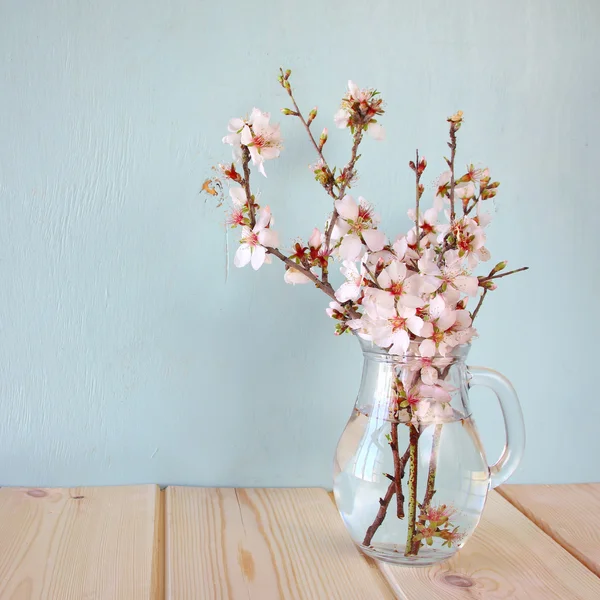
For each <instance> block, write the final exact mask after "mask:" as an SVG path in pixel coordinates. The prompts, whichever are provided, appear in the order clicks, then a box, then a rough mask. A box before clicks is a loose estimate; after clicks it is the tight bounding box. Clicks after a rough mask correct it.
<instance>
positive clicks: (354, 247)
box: [338, 233, 363, 261]
mask: <svg viewBox="0 0 600 600" xmlns="http://www.w3.org/2000/svg"><path fill="white" fill-rule="evenodd" d="M362 248H363V245H362V242H361V241H360V238H359V237H358V236H357V235H356V234H354V233H351V234H349V235H345V236H344V237H343V238H342V243H341V244H340V247H339V248H338V252H339V255H340V256H341V257H342V259H344V260H350V261H356V260H358V259H359V258H360V255H361V254H362Z"/></svg>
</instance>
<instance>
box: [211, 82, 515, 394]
mask: <svg viewBox="0 0 600 600" xmlns="http://www.w3.org/2000/svg"><path fill="white" fill-rule="evenodd" d="M289 74H290V72H289V71H286V72H283V71H282V72H281V76H280V78H279V80H280V83H281V85H282V86H283V88H284V89H285V90H286V91H287V92H288V94H289V96H290V98H291V100H292V102H293V104H294V108H293V109H291V108H285V109H283V110H282V112H283V113H284V114H286V115H291V116H296V117H298V118H299V119H300V120H301V121H302V123H303V125H304V126H305V128H306V130H307V131H308V133H309V136H310V139H311V141H312V143H313V145H314V147H315V148H316V150H317V153H318V162H317V164H316V165H314V166H313V167H312V169H313V172H314V173H315V178H316V179H317V181H318V182H319V183H320V184H321V185H322V187H323V188H324V189H325V190H326V191H327V193H328V194H329V195H330V196H331V198H332V200H333V212H332V214H331V215H330V217H329V220H328V221H327V222H326V224H325V226H324V228H323V229H322V230H320V229H317V228H315V229H314V231H313V233H312V235H311V236H310V237H309V238H308V240H307V241H306V242H303V241H297V242H296V243H295V244H294V246H293V248H292V251H291V252H289V251H288V252H284V251H281V250H280V249H279V248H278V243H279V242H278V236H277V234H276V233H275V232H274V231H273V229H272V227H273V218H272V216H271V211H270V209H269V207H268V206H265V207H264V208H261V207H260V206H259V205H258V204H257V202H256V198H255V196H254V195H253V194H252V192H251V188H250V181H249V177H250V163H252V165H254V166H256V167H257V168H258V170H259V171H260V173H262V174H263V175H265V176H266V173H265V168H264V163H265V161H267V160H271V159H273V158H276V157H278V156H279V153H280V151H281V148H282V139H281V132H280V129H279V125H272V124H271V123H270V115H269V114H268V113H265V112H262V111H260V110H259V109H257V108H254V109H253V110H252V112H251V114H250V116H249V117H248V118H235V119H231V121H230V122H229V127H228V129H229V134H228V135H227V136H226V137H224V138H223V141H224V142H225V143H227V144H230V145H231V146H233V155H234V163H233V164H232V165H220V167H221V173H222V175H223V176H224V177H225V179H227V180H228V181H229V183H230V184H231V185H232V187H231V189H230V195H231V201H232V210H231V213H230V214H229V216H228V220H227V222H228V224H229V225H230V226H232V227H241V229H242V234H241V239H240V246H239V248H238V250H237V252H236V255H235V264H236V266H238V267H243V266H245V265H246V264H248V263H250V264H251V265H252V267H253V268H254V269H258V268H260V267H261V266H262V265H263V264H265V263H268V262H270V259H271V257H272V256H276V257H277V258H279V259H280V260H282V261H283V262H284V263H285V265H286V271H285V276H284V279H285V281H286V282H287V283H291V284H306V283H313V284H314V285H316V286H317V287H318V288H319V289H321V290H322V291H324V292H325V293H326V294H327V295H328V296H329V297H330V299H331V302H330V304H329V307H328V308H327V313H328V314H329V316H331V317H332V318H333V319H335V320H337V321H338V324H337V327H336V333H338V334H340V333H343V332H345V331H352V332H354V333H355V334H356V335H358V336H360V337H361V338H363V339H365V340H369V341H372V342H373V343H374V344H376V345H377V346H379V347H381V348H383V349H386V350H387V351H388V352H389V353H390V354H395V355H404V354H406V353H407V352H410V354H411V355H412V356H415V357H416V360H417V361H419V364H420V366H419V368H418V369H417V368H415V369H413V370H412V372H414V373H415V375H417V374H420V379H421V382H422V385H421V388H420V392H421V394H420V396H421V398H422V399H425V400H427V399H428V400H430V401H434V400H442V401H443V400H444V399H447V398H448V396H449V392H448V390H446V389H444V387H443V384H442V382H440V381H438V378H437V373H438V368H436V367H435V365H433V364H432V362H431V361H432V359H434V357H444V356H447V355H448V354H449V353H451V351H452V349H453V348H454V347H456V346H458V345H461V344H465V343H468V342H469V341H470V340H471V339H472V338H473V337H474V336H475V335H476V330H475V328H474V327H473V318H474V317H475V316H476V313H477V310H478V308H479V304H478V306H477V308H476V309H475V310H474V311H472V312H471V311H470V310H469V309H468V308H467V307H468V304H469V302H471V301H472V300H473V299H474V298H476V297H477V296H478V295H480V294H483V295H485V294H486V293H487V292H488V291H489V290H492V289H494V288H495V282H494V279H495V278H497V277H498V276H499V275H498V273H499V272H500V271H501V270H503V269H504V268H505V266H506V263H499V264H497V265H496V266H495V267H494V268H493V269H492V270H491V271H490V272H489V274H487V275H482V276H479V277H478V276H476V275H475V274H474V273H473V270H474V269H475V268H476V267H478V266H479V264H480V263H484V262H487V261H489V260H490V253H489V251H488V250H487V248H486V227H487V226H488V224H489V222H490V214H489V212H488V211H486V210H485V204H486V201H488V200H489V199H490V198H493V197H494V196H495V194H496V188H497V187H498V185H499V184H498V183H497V182H492V181H491V179H490V175H489V171H488V169H487V168H479V167H476V166H474V165H468V167H467V169H466V172H465V173H464V174H463V175H461V176H455V169H454V157H455V149H456V132H457V131H458V130H459V129H460V127H461V125H462V121H463V117H462V113H461V112H460V111H459V112H457V113H456V114H454V115H452V116H451V117H449V119H448V122H449V124H450V143H449V146H450V148H451V150H452V154H451V158H450V159H446V162H447V164H448V170H446V171H445V172H443V173H442V174H441V175H440V176H439V177H438V178H437V179H436V180H435V183H434V185H433V189H432V193H431V206H430V207H429V208H427V209H426V210H423V209H422V208H421V200H422V197H423V195H424V193H425V189H424V186H423V184H422V183H421V177H422V176H423V173H424V172H425V169H426V167H427V161H426V160H425V159H424V158H423V157H419V156H418V154H417V159H416V161H414V162H413V161H411V162H410V163H409V166H410V168H411V169H412V170H413V171H414V173H415V176H416V188H415V195H416V201H415V207H414V208H411V209H410V210H409V211H408V216H409V218H410V219H411V221H412V223H413V226H412V227H411V228H410V229H409V231H408V232H406V233H404V234H401V235H399V236H397V237H395V238H393V239H391V240H390V239H388V238H387V237H386V235H385V234H384V232H383V231H381V229H380V228H379V225H380V220H379V217H378V216H377V214H376V213H375V211H374V209H373V207H372V205H371V204H369V202H367V200H365V199H364V198H363V197H361V196H358V197H357V198H355V197H354V196H353V195H351V194H350V193H348V190H349V188H350V187H351V186H352V185H353V184H354V181H355V178H356V171H355V163H356V160H357V158H358V155H357V150H358V146H359V144H360V143H361V142H362V138H363V133H365V132H367V133H370V134H372V136H373V137H374V138H376V139H383V138H384V130H383V127H382V126H381V124H380V123H379V122H378V120H377V118H378V117H379V116H380V115H382V114H383V112H384V111H383V103H382V100H381V98H380V96H379V93H378V92H376V91H374V90H370V89H360V88H359V87H358V86H357V85H356V84H355V83H353V82H352V81H350V82H349V84H348V91H347V93H346V95H345V96H344V97H343V99H342V102H341V107H340V109H339V110H338V112H337V113H336V114H335V116H334V121H335V124H336V125H337V126H338V127H340V128H348V129H350V131H351V134H352V139H353V142H354V144H353V147H352V157H351V159H350V161H349V163H348V164H347V165H346V166H345V167H343V168H341V169H339V170H337V169H336V168H333V169H331V168H330V167H329V165H328V164H327V162H326V160H325V157H324V155H323V147H324V146H325V143H326V142H327V140H328V132H327V130H326V129H325V130H323V133H322V134H321V135H320V136H319V138H315V137H314V136H313V134H312V132H311V129H310V128H311V124H312V122H313V121H314V120H315V118H316V116H317V109H316V108H314V109H313V110H311V111H310V114H309V116H308V118H307V119H305V118H304V117H303V116H302V114H301V112H300V110H299V108H298V106H297V104H296V101H295V99H294V97H293V94H292V90H291V86H290V83H289ZM236 162H241V163H242V169H241V170H238V169H236V166H235V163H236ZM236 184H237V185H236ZM457 209H458V212H459V213H460V214H458V213H457ZM336 260H337V261H339V262H340V263H341V268H340V270H341V273H342V275H343V280H342V282H341V283H340V284H339V285H338V286H334V285H333V283H332V282H330V280H329V277H330V271H331V266H332V262H333V261H336ZM408 386H409V387H410V382H408ZM404 387H405V388H406V387H407V385H406V382H405V385H404ZM403 393H404V394H405V396H406V398H407V402H410V400H408V398H410V390H404V391H403Z"/></svg>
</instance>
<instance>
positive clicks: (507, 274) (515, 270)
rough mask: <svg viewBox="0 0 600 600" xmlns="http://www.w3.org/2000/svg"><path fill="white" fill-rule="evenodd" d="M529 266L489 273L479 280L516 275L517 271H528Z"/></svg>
mask: <svg viewBox="0 0 600 600" xmlns="http://www.w3.org/2000/svg"><path fill="white" fill-rule="evenodd" d="M528 269H529V267H521V268H520V269H514V270H513V271H507V272H506V273H501V274H500V275H488V276H487V277H484V278H482V279H480V280H479V281H491V280H492V279H500V278H502V277H508V276H509V275H514V274H515V273H521V272H522V271H527V270H528Z"/></svg>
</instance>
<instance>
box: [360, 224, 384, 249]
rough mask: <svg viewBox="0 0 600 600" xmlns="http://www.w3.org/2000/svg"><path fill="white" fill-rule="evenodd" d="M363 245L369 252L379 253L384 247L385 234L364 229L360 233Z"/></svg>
mask: <svg viewBox="0 0 600 600" xmlns="http://www.w3.org/2000/svg"><path fill="white" fill-rule="evenodd" d="M362 236H363V239H364V240H365V244H366V245H367V246H368V248H369V250H371V252H379V251H380V250H382V249H383V247H384V246H385V241H386V240H385V234H384V233H383V232H382V231H378V230H377V229H366V230H365V231H363V232H362Z"/></svg>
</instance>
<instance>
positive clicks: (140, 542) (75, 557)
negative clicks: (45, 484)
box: [0, 485, 161, 600]
mask: <svg viewBox="0 0 600 600" xmlns="http://www.w3.org/2000/svg"><path fill="white" fill-rule="evenodd" d="M159 508H160V500H159V490H158V487H157V486H155V485H147V486H129V487H106V488H71V489H44V490H40V489H32V488H2V489H0V598H2V599H3V600H4V599H7V600H8V599H10V600H37V599H39V600H82V599H86V600H92V599H93V600H96V599H102V600H104V599H106V600H121V599H123V600H138V599H140V600H148V599H158V598H160V597H161V594H160V589H159V585H160V577H159V573H158V572H157V571H158V570H159V568H160V566H159V565H160V545H158V544H156V535H157V521H158V518H157V517H158V510H159Z"/></svg>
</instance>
